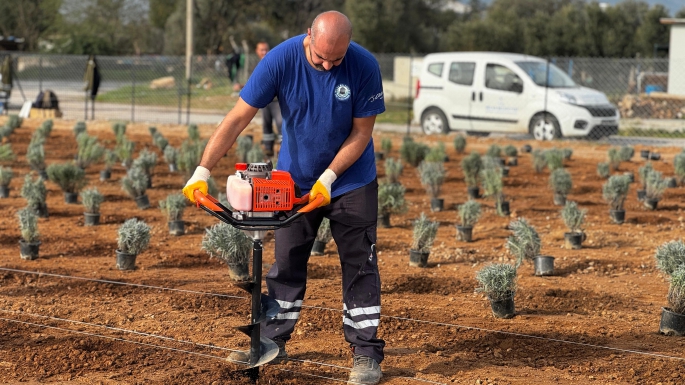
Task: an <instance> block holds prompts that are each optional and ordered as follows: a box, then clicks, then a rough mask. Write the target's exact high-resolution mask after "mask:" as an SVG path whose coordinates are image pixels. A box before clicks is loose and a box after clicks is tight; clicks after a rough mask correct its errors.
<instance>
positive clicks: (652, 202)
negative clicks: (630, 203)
mask: <svg viewBox="0 0 685 385" xmlns="http://www.w3.org/2000/svg"><path fill="white" fill-rule="evenodd" d="M642 204H643V205H645V207H646V208H648V209H650V210H656V206H657V205H658V204H659V200H658V199H651V198H645V200H644V201H643V202H642Z"/></svg>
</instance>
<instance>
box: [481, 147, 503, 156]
mask: <svg viewBox="0 0 685 385" xmlns="http://www.w3.org/2000/svg"><path fill="white" fill-rule="evenodd" d="M485 155H486V156H489V157H491V158H501V157H502V147H500V146H498V145H496V144H492V145H490V147H488V151H486V152H485Z"/></svg>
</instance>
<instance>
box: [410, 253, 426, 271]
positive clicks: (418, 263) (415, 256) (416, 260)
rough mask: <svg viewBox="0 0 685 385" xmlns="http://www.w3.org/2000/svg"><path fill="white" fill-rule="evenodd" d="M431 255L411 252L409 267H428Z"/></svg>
mask: <svg viewBox="0 0 685 385" xmlns="http://www.w3.org/2000/svg"><path fill="white" fill-rule="evenodd" d="M429 254H430V253H429V252H425V253H422V252H420V251H417V250H409V266H413V267H426V265H428V255H429Z"/></svg>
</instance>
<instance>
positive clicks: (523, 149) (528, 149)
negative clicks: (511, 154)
mask: <svg viewBox="0 0 685 385" xmlns="http://www.w3.org/2000/svg"><path fill="white" fill-rule="evenodd" d="M531 151H533V147H531V146H530V144H524V145H523V146H521V152H525V153H528V152H531Z"/></svg>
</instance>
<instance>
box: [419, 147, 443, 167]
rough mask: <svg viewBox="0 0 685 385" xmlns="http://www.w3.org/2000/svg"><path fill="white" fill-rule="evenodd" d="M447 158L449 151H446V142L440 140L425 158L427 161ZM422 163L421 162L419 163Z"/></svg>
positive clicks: (440, 160)
mask: <svg viewBox="0 0 685 385" xmlns="http://www.w3.org/2000/svg"><path fill="white" fill-rule="evenodd" d="M445 159H447V152H446V151H445V144H444V143H442V142H440V143H438V144H437V145H435V147H432V148H431V149H430V150H429V151H428V153H427V154H426V157H425V158H423V161H425V162H444V161H445ZM419 164H420V163H419Z"/></svg>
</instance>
